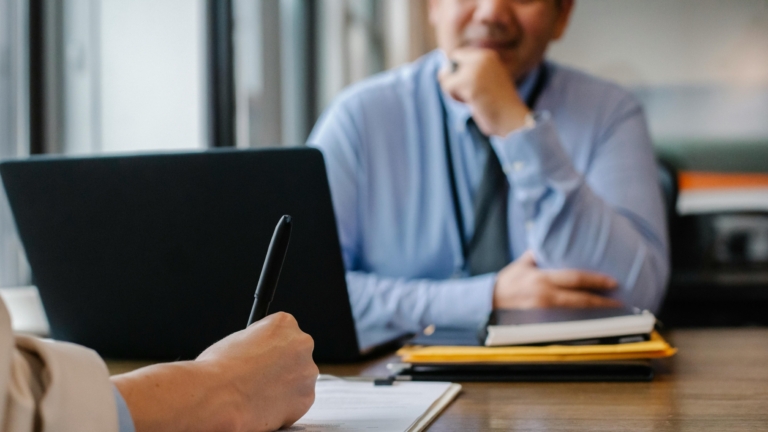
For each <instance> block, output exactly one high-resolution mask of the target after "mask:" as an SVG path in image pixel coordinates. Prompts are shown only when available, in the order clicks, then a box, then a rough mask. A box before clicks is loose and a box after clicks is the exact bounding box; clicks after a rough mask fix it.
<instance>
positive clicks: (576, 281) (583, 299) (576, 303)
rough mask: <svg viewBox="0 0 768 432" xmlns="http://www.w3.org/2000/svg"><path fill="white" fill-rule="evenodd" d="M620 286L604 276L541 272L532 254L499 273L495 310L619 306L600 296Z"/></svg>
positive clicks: (583, 272)
mask: <svg viewBox="0 0 768 432" xmlns="http://www.w3.org/2000/svg"><path fill="white" fill-rule="evenodd" d="M616 286H617V284H616V281H615V280H613V279H612V278H610V277H609V276H605V275H603V274H600V273H593V272H587V271H581V270H542V269H539V268H538V267H537V266H536V261H535V260H534V257H533V253H532V252H530V251H528V252H526V253H525V254H523V255H522V256H521V257H520V258H518V259H517V260H515V261H514V262H513V263H511V264H509V265H507V266H506V267H504V268H503V269H501V271H500V272H499V274H498V276H497V279H496V286H495V287H494V291H493V308H494V309H532V308H550V307H571V308H595V307H618V306H621V302H619V301H617V300H614V299H611V298H608V297H603V296H602V295H599V294H598V293H600V292H602V293H607V292H611V291H612V290H614V289H616Z"/></svg>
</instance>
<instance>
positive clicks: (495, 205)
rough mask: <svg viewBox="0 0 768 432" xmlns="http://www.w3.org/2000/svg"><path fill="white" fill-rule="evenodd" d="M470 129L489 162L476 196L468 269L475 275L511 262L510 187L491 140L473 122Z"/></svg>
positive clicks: (492, 270) (495, 269)
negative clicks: (483, 148) (508, 207)
mask: <svg viewBox="0 0 768 432" xmlns="http://www.w3.org/2000/svg"><path fill="white" fill-rule="evenodd" d="M467 128H468V129H469V132H470V133H471V135H472V139H473V140H474V141H475V143H477V144H479V145H482V146H484V147H485V149H486V151H487V152H488V161H487V162H486V164H485V170H484V171H483V177H482V179H481V180H480V186H479V188H478V190H477V193H476V195H475V202H474V213H475V230H474V234H473V236H472V240H471V241H470V242H469V245H468V248H467V268H468V270H469V273H470V274H471V275H473V276H474V275H480V274H486V273H492V272H497V271H499V270H501V269H502V268H504V266H506V265H507V264H509V262H510V254H509V234H508V231H507V196H508V193H509V184H508V182H507V177H506V176H505V175H504V171H503V170H502V168H501V163H500V162H499V158H498V156H496V152H494V151H493V147H491V142H490V140H489V139H488V137H487V136H485V135H483V133H482V132H480V129H478V127H477V125H476V124H475V122H474V120H472V119H469V122H468V123H467Z"/></svg>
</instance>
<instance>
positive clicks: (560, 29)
mask: <svg viewBox="0 0 768 432" xmlns="http://www.w3.org/2000/svg"><path fill="white" fill-rule="evenodd" d="M575 1H576V0H560V6H559V9H560V10H559V11H558V15H557V21H556V22H555V32H554V33H553V34H552V40H558V39H560V38H561V37H563V35H564V34H565V29H566V28H568V22H569V21H570V19H571V12H572V11H573V5H574V3H575ZM430 2H431V0H430Z"/></svg>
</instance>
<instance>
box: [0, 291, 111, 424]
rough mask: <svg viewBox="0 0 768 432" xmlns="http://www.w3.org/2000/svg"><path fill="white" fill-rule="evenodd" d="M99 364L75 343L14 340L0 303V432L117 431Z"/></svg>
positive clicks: (108, 389)
mask: <svg viewBox="0 0 768 432" xmlns="http://www.w3.org/2000/svg"><path fill="white" fill-rule="evenodd" d="M117 430H118V425H117V408H116V406H115V398H114V395H113V393H112V384H111V383H110V381H109V373H108V371H107V368H106V366H105V365H104V362H103V361H102V360H101V358H99V356H98V355H97V354H96V353H95V352H94V351H92V350H89V349H87V348H83V347H80V346H77V345H74V344H69V343H60V342H51V341H44V340H40V339H36V338H31V337H25V336H15V337H14V335H13V332H12V330H11V321H10V317H9V315H8V311H7V310H6V308H5V304H4V303H3V302H2V300H0V432H28V431H43V432H49V431H50V432H53V431H56V432H75V431H78V432H80V431H104V432H117Z"/></svg>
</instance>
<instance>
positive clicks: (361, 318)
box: [347, 272, 496, 332]
mask: <svg viewBox="0 0 768 432" xmlns="http://www.w3.org/2000/svg"><path fill="white" fill-rule="evenodd" d="M495 279H496V275H495V274H488V275H482V276H475V277H468V278H460V279H447V280H428V279H414V280H405V279H402V278H387V277H381V276H378V275H375V274H370V273H362V272H347V285H348V286H349V297H350V303H351V304H352V312H353V313H354V315H355V323H356V325H357V327H358V329H359V330H362V331H365V330H366V329H369V328H374V329H375V328H393V329H398V330H402V331H404V332H419V331H421V330H422V329H424V328H425V327H427V326H429V325H431V324H434V325H437V326H440V327H457V326H460V327H475V326H477V325H479V324H481V323H482V322H483V321H484V320H485V319H487V318H488V314H489V313H490V312H491V307H492V304H493V285H494V283H495Z"/></svg>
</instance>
